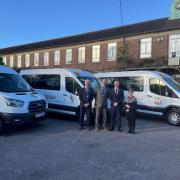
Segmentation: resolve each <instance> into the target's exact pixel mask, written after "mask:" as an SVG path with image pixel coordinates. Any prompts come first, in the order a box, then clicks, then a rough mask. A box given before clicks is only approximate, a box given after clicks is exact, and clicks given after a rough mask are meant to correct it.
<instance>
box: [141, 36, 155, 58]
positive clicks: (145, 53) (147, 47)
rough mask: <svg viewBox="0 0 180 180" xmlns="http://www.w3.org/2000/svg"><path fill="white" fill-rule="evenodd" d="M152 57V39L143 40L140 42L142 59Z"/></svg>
mask: <svg viewBox="0 0 180 180" xmlns="http://www.w3.org/2000/svg"><path fill="white" fill-rule="evenodd" d="M151 57H152V37H149V38H143V39H141V40H140V58H141V59H145V58H151Z"/></svg>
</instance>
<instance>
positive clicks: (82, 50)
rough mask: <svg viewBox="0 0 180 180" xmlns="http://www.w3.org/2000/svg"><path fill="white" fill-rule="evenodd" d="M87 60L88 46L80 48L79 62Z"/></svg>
mask: <svg viewBox="0 0 180 180" xmlns="http://www.w3.org/2000/svg"><path fill="white" fill-rule="evenodd" d="M85 61H86V47H79V48H78V64H83V63H85Z"/></svg>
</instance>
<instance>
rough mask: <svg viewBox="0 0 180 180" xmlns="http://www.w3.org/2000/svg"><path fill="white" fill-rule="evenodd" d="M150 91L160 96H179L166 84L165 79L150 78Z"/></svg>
mask: <svg viewBox="0 0 180 180" xmlns="http://www.w3.org/2000/svg"><path fill="white" fill-rule="evenodd" d="M149 84H150V91H151V92H152V93H155V94H158V95H160V96H166V97H172V98H177V95H176V94H175V93H174V92H173V91H172V90H171V89H170V88H169V87H168V86H166V85H165V84H164V82H163V81H161V80H159V79H155V78H151V79H150V82H149Z"/></svg>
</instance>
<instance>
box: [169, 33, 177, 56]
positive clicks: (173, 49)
mask: <svg viewBox="0 0 180 180" xmlns="http://www.w3.org/2000/svg"><path fill="white" fill-rule="evenodd" d="M169 57H170V58H176V57H180V34H174V35H170V36H169Z"/></svg>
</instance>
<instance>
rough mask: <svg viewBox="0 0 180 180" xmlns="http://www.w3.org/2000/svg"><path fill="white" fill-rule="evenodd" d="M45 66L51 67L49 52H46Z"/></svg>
mask: <svg viewBox="0 0 180 180" xmlns="http://www.w3.org/2000/svg"><path fill="white" fill-rule="evenodd" d="M44 66H49V52H48V51H47V52H44Z"/></svg>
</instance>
